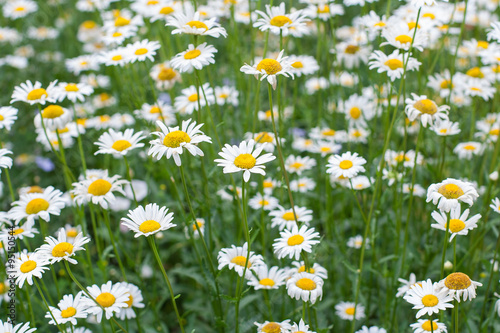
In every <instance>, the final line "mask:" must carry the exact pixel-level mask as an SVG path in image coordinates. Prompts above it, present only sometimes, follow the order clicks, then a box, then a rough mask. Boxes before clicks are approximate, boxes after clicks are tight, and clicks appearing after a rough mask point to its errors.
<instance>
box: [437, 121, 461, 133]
mask: <svg viewBox="0 0 500 333" xmlns="http://www.w3.org/2000/svg"><path fill="white" fill-rule="evenodd" d="M430 128H431V130H433V131H434V133H436V134H437V135H439V136H451V135H457V134H459V133H460V131H461V130H460V127H459V124H458V123H455V122H453V121H450V120H441V121H436V122H435V123H434V124H433V125H432V126H431V127H430Z"/></svg>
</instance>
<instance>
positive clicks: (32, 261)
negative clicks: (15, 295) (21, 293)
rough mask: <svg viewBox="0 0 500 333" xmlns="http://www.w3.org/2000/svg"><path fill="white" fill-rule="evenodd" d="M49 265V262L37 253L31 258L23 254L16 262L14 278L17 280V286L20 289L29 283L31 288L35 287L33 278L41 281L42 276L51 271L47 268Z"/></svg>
mask: <svg viewBox="0 0 500 333" xmlns="http://www.w3.org/2000/svg"><path fill="white" fill-rule="evenodd" d="M48 264H49V263H48V261H47V260H45V259H44V258H43V257H42V256H41V255H40V254H38V253H36V252H35V253H32V254H30V255H29V256H28V255H27V254H26V253H21V254H20V256H19V258H16V259H15V261H14V273H13V276H14V278H15V279H16V284H17V285H18V286H19V288H22V287H23V285H24V282H28V284H29V285H30V286H31V285H33V277H37V278H39V279H41V278H42V274H43V273H44V272H45V271H46V270H48V269H49V268H48V267H46V266H47V265H48ZM11 274H12V273H11Z"/></svg>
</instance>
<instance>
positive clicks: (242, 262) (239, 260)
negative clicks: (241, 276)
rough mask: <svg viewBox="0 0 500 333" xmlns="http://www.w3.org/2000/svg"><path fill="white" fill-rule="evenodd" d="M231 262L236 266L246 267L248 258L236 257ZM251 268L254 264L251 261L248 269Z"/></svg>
mask: <svg viewBox="0 0 500 333" xmlns="http://www.w3.org/2000/svg"><path fill="white" fill-rule="evenodd" d="M231 262H232V263H233V264H235V265H238V266H242V267H245V263H246V262H247V258H246V257H244V256H236V257H234V258H233V259H231ZM250 266H252V264H251V263H250V261H248V265H247V268H248V267H250Z"/></svg>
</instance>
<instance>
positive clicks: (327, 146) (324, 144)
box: [311, 140, 342, 157]
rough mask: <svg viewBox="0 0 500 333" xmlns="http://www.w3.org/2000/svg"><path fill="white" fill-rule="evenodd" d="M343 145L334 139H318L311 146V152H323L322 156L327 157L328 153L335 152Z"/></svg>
mask: <svg viewBox="0 0 500 333" xmlns="http://www.w3.org/2000/svg"><path fill="white" fill-rule="evenodd" d="M341 148H342V146H341V145H339V144H336V143H335V142H332V141H327V140H319V141H316V142H315V143H314V145H313V147H312V148H311V152H313V153H318V154H321V157H325V156H326V155H328V154H335V153H337V152H339V151H340V149H341Z"/></svg>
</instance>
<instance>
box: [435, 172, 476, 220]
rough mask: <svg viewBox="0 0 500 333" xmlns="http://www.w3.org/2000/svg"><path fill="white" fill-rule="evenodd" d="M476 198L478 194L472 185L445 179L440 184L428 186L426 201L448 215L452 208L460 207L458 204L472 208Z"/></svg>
mask: <svg viewBox="0 0 500 333" xmlns="http://www.w3.org/2000/svg"><path fill="white" fill-rule="evenodd" d="M478 197H479V194H478V193H477V191H476V189H475V188H474V186H473V184H472V183H468V182H463V181H461V180H458V179H453V178H447V179H446V180H444V181H442V182H441V183H437V184H432V185H431V186H429V188H428V189H427V200H426V201H427V202H430V201H432V203H433V204H434V205H436V204H437V205H438V209H439V210H441V211H443V212H445V213H448V212H449V211H450V210H451V209H452V208H455V207H457V206H460V202H464V203H466V204H468V205H469V206H472V204H473V203H474V201H475V200H476V199H477V198H478Z"/></svg>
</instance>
